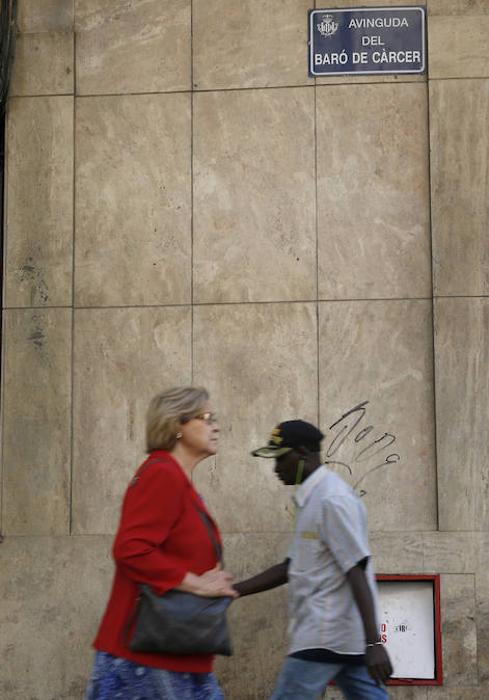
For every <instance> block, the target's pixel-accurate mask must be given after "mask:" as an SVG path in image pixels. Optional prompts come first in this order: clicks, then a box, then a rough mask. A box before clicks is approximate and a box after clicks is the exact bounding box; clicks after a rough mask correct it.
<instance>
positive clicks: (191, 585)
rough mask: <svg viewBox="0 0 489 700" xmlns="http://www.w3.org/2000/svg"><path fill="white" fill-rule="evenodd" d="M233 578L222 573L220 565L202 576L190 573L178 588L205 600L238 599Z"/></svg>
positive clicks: (225, 572)
mask: <svg viewBox="0 0 489 700" xmlns="http://www.w3.org/2000/svg"><path fill="white" fill-rule="evenodd" d="M232 582H233V576H232V575H231V574H230V573H228V572H227V571H222V569H221V567H220V565H219V564H218V565H217V566H215V567H214V568H213V569H209V571H206V572H205V573H203V574H202V575H201V576H197V575H196V574H191V573H188V574H186V576H185V578H184V579H183V581H182V583H181V584H180V585H179V586H178V587H177V588H178V590H180V591H186V592H187V593H194V594H195V595H201V596H203V597H204V598H223V597H227V596H229V597H230V598H237V597H238V595H239V594H238V592H237V591H235V590H234V588H233V587H232Z"/></svg>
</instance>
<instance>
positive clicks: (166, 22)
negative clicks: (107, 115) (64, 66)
mask: <svg viewBox="0 0 489 700" xmlns="http://www.w3.org/2000/svg"><path fill="white" fill-rule="evenodd" d="M190 6H191V2H190V0H172V2H161V0H143V1H142V2H126V0H112V2H110V3H108V2H107V1H106V0H75V7H76V32H77V43H76V55H77V90H78V94H80V95H102V94H127V93H135V92H168V91H174V90H189V89H190V86H191V82H190V80H191V78H190V73H191V69H190V63H191V55H190V52H191V48H190V37H191V25H190Z"/></svg>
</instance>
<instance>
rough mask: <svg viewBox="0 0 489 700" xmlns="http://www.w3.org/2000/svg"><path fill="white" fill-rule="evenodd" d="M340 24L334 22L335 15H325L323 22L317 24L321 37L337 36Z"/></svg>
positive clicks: (322, 18)
mask: <svg viewBox="0 0 489 700" xmlns="http://www.w3.org/2000/svg"><path fill="white" fill-rule="evenodd" d="M339 26H340V25H339V23H338V22H335V21H334V17H333V15H323V16H322V17H321V21H320V22H319V23H318V24H317V28H318V31H319V33H320V34H321V36H326V37H329V36H333V34H336V32H337V30H338V27H339Z"/></svg>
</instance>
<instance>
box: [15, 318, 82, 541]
mask: <svg viewBox="0 0 489 700" xmlns="http://www.w3.org/2000/svg"><path fill="white" fill-rule="evenodd" d="M4 314H5V360H4V387H3V393H4V403H3V414H4V425H3V518H2V526H3V531H4V533H6V534H8V535H10V534H14V535H30V534H64V533H68V531H69V497H70V445H71V312H70V311H69V310H68V309H39V310H24V309H22V310H10V311H6V312H4Z"/></svg>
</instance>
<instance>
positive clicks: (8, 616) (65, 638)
mask: <svg viewBox="0 0 489 700" xmlns="http://www.w3.org/2000/svg"><path fill="white" fill-rule="evenodd" d="M110 545H111V541H110V538H104V537H14V538H6V539H5V541H4V543H3V544H2V546H1V547H0V590H1V595H0V626H1V628H2V635H1V638H0V654H1V656H2V659H3V663H2V672H1V674H0V696H1V698H2V700H20V698H22V699H23V700H24V699H25V700H27V698H29V700H80V698H81V697H82V696H83V691H84V688H85V685H86V683H87V680H88V676H89V672H90V666H91V662H92V658H93V650H92V649H91V648H90V645H91V642H92V640H93V638H94V636H95V632H96V630H97V627H98V624H99V621H100V618H101V616H102V613H103V610H104V606H105V604H106V601H107V599H108V594H109V591H110V581H111V576H112V571H113V566H112V561H111V558H110Z"/></svg>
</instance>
